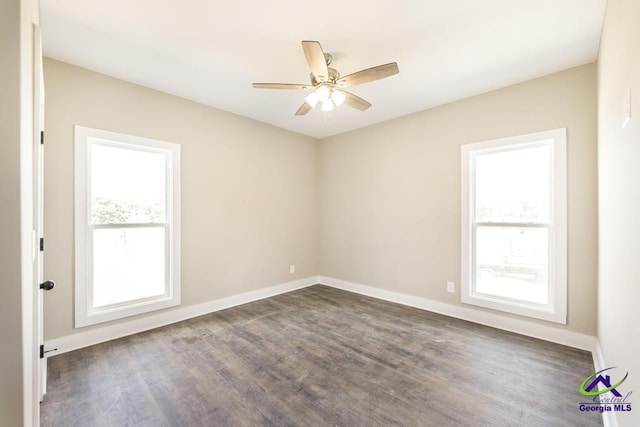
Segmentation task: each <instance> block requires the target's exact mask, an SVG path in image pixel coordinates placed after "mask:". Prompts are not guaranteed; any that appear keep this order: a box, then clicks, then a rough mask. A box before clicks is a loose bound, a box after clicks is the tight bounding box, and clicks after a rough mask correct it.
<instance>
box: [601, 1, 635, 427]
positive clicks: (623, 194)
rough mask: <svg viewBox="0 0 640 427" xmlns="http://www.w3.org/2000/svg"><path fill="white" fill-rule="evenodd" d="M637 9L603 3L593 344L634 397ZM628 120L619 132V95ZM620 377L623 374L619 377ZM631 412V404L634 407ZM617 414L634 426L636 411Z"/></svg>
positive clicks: (627, 3)
mask: <svg viewBox="0 0 640 427" xmlns="http://www.w3.org/2000/svg"><path fill="white" fill-rule="evenodd" d="M638 17H640V2H638V0H608V1H607V9H606V15H605V22H604V30H603V34H602V40H601V44H600V59H599V61H598V152H599V164H598V166H599V172H598V178H599V199H600V200H599V215H600V221H599V229H600V243H599V287H598V338H599V340H600V344H601V346H602V351H603V355H604V359H605V362H606V364H607V366H617V367H618V368H619V370H618V372H616V373H615V374H613V373H612V375H620V374H624V371H629V379H628V380H627V381H626V382H625V383H624V384H623V385H622V386H621V387H620V389H618V390H619V391H620V390H621V389H622V390H623V391H625V392H628V391H634V393H635V394H636V396H635V399H634V398H632V399H631V401H632V402H633V403H635V402H638V401H639V398H638V396H637V394H638V393H639V392H640V333H639V332H638V325H640V310H639V309H638V304H639V303H640V243H639V242H640V50H638V43H639V42H640V26H638ZM629 90H631V91H632V105H631V111H632V119H631V121H630V122H629V123H628V124H627V126H626V127H625V128H622V115H623V114H622V111H623V108H622V107H623V103H624V100H625V96H626V94H627V93H628V92H629ZM620 370H622V372H620ZM636 405H638V403H636ZM638 409H639V408H635V409H634V410H633V411H631V412H630V413H625V414H618V416H617V419H618V424H619V425H620V426H621V427H626V426H639V425H640V410H638Z"/></svg>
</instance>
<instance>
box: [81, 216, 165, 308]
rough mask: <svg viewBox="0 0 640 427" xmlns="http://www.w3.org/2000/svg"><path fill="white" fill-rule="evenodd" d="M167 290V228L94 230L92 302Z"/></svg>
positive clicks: (110, 301) (97, 303)
mask: <svg viewBox="0 0 640 427" xmlns="http://www.w3.org/2000/svg"><path fill="white" fill-rule="evenodd" d="M164 293H165V228H164V227H147V228H108V229H95V230H93V306H94V307H103V306H106V305H111V304H117V303H121V302H127V301H134V300H138V299H142V298H149V297H155V296H161V295H164Z"/></svg>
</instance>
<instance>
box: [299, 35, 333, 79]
mask: <svg viewBox="0 0 640 427" xmlns="http://www.w3.org/2000/svg"><path fill="white" fill-rule="evenodd" d="M302 49H303V50H304V56H305V57H306V58H307V63H308V64H309V69H310V70H311V73H313V75H314V77H315V78H316V81H318V82H324V81H327V79H328V78H329V70H328V68H327V60H326V59H325V57H324V51H323V50H322V46H320V43H319V42H314V41H307V40H305V41H303V42H302Z"/></svg>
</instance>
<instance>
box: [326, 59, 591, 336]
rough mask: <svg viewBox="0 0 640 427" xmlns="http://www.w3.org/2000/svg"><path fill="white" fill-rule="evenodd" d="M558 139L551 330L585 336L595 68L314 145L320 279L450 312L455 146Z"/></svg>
mask: <svg viewBox="0 0 640 427" xmlns="http://www.w3.org/2000/svg"><path fill="white" fill-rule="evenodd" d="M560 127H566V128H567V129H568V194H569V196H568V211H569V230H568V232H569V258H568V260H569V269H568V273H569V285H568V289H569V291H568V292H569V294H568V300H569V308H568V325H567V326H566V327H565V326H560V325H558V327H562V328H567V329H569V330H571V331H576V332H581V333H585V334H591V335H593V334H595V332H596V318H595V308H596V245H597V232H596V221H597V218H596V209H597V206H596V66H595V64H589V65H584V66H581V67H577V68H574V69H571V70H568V71H564V72H560V73H557V74H553V75H550V76H546V77H543V78H539V79H536V80H532V81H529V82H526V83H522V84H518V85H515V86H511V87H507V88H505V89H501V90H496V91H494V92H490V93H486V94H483V95H479V96H475V97H472V98H468V99H465V100H462V101H458V102H454V103H451V104H448V105H444V106H441V107H438V108H434V109H431V110H427V111H423V112H420V113H416V114H413V115H410V116H406V117H402V118H399V119H395V120H392V121H388V122H385V123H382V124H379V125H375V126H371V127H368V128H365V129H360V130H356V131H353V132H350V133H346V134H342V135H339V136H335V137H332V138H327V139H325V140H323V141H322V142H321V147H320V177H321V178H320V207H321V208H320V217H319V221H320V261H319V264H320V271H321V272H322V274H323V275H326V276H329V277H334V278H338V279H342V280H347V281H350V282H355V283H359V284H363V285H368V286H373V287H378V288H382V289H386V290H391V291H395V292H400V293H405V294H408V295H412V296H418V297H422V298H428V299H432V300H436V301H441V302H446V303H450V304H460V289H459V284H460V145H461V144H465V143H470V142H477V141H483V140H488V139H494V138H499V137H506V136H512V135H519V134H525V133H531V132H536V131H543V130H548V129H555V128H560ZM447 281H455V282H456V286H457V289H456V293H455V294H450V293H447V292H446V282H447ZM467 307H470V306H467ZM477 310H482V309H480V308H477ZM505 316H508V315H507V314H505ZM540 322H541V321H540ZM541 323H544V324H547V325H549V326H554V325H556V324H553V323H547V322H541Z"/></svg>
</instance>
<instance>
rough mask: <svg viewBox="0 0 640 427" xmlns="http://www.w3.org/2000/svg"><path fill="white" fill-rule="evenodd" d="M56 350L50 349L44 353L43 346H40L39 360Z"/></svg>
mask: <svg viewBox="0 0 640 427" xmlns="http://www.w3.org/2000/svg"><path fill="white" fill-rule="evenodd" d="M56 350H58V349H57V348H54V349H51V350H47V351H44V344H40V359H44V355H45V354H46V353H51V352H52V351H56Z"/></svg>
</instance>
